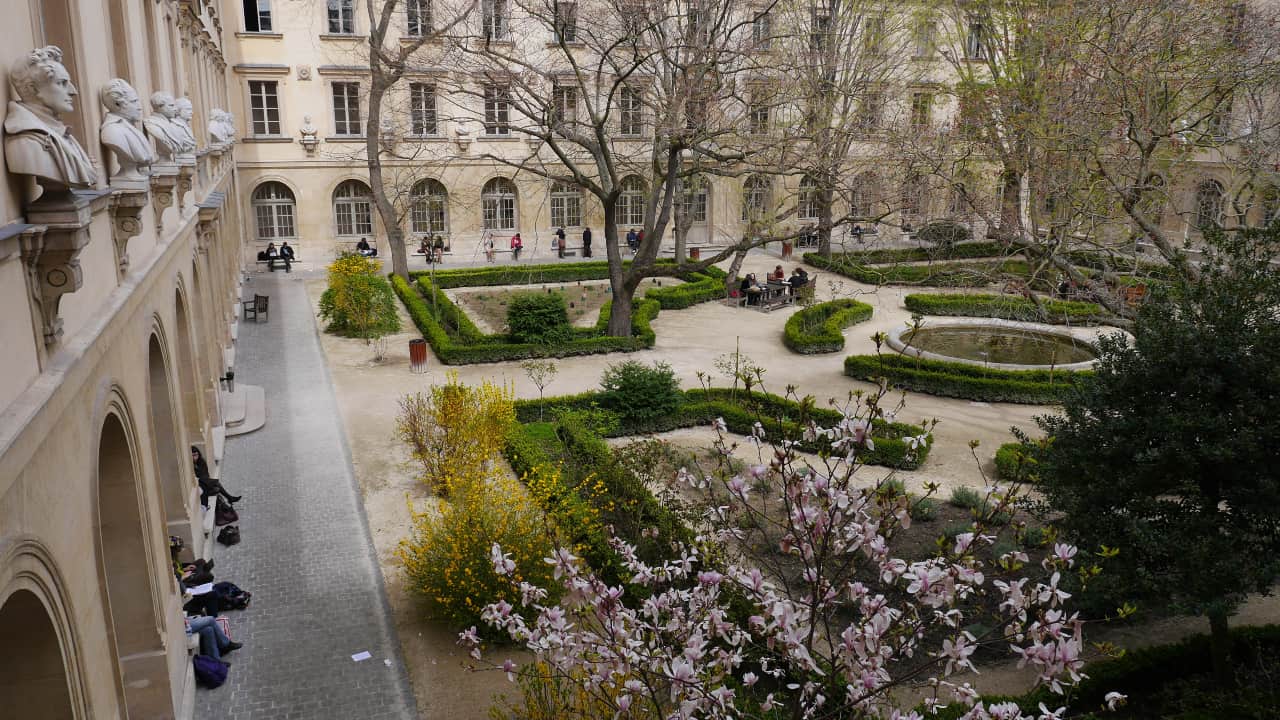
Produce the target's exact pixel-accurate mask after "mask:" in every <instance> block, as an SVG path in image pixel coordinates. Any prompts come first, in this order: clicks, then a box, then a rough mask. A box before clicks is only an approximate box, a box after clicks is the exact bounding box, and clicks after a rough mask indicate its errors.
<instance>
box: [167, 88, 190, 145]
mask: <svg viewBox="0 0 1280 720" xmlns="http://www.w3.org/2000/svg"><path fill="white" fill-rule="evenodd" d="M173 107H174V109H175V110H176V111H177V115H175V116H174V117H173V118H171V122H173V126H174V127H176V128H178V130H179V131H181V133H182V140H183V142H184V143H185V145H186V147H188V148H189V149H188V150H187V152H191V151H192V150H195V149H196V136H195V134H194V133H192V132H191V116H192V115H193V114H194V113H195V108H193V107H191V98H185V97H180V98H178V99H177V100H174V101H173Z"/></svg>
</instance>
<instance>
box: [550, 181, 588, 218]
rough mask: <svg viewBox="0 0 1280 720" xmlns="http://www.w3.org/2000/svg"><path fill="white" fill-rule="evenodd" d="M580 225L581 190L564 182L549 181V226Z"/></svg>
mask: <svg viewBox="0 0 1280 720" xmlns="http://www.w3.org/2000/svg"><path fill="white" fill-rule="evenodd" d="M580 225H582V191H581V190H579V189H578V188H576V187H574V186H573V185H570V184H569V183H564V182H554V183H551V226H552V227H578V226H580Z"/></svg>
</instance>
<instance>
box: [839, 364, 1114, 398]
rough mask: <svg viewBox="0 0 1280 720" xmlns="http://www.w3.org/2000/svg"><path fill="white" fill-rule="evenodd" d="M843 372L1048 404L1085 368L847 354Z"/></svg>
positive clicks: (938, 390) (947, 392) (949, 393)
mask: <svg viewBox="0 0 1280 720" xmlns="http://www.w3.org/2000/svg"><path fill="white" fill-rule="evenodd" d="M844 374H845V375H848V376H849V377H852V378H856V379H858V380H872V379H873V378H886V379H888V381H889V383H890V384H892V385H894V386H895V387H899V388H902V389H904V390H913V391H916V392H922V393H928V394H930V395H941V396H942V397H954V398H963V399H965V400H981V401H984V402H1010V403H1024V404H1029V405H1052V404H1056V403H1059V402H1061V401H1062V398H1063V397H1065V396H1066V394H1067V393H1069V392H1071V390H1072V389H1073V387H1074V386H1075V383H1076V382H1078V381H1079V380H1080V378H1082V377H1085V376H1087V375H1090V374H1091V373H1089V372H1088V371H1076V372H1072V371H1064V370H1000V369H995V368H988V367H983V366H981V365H971V364H969V363H960V362H947V361H944V360H925V359H917V358H909V357H904V356H902V355H850V356H849V357H847V358H845V360H844Z"/></svg>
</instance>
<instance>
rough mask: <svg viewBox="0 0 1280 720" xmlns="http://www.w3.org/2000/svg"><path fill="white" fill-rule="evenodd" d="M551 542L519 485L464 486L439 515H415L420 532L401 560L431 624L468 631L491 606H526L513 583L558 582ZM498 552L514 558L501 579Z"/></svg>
mask: <svg viewBox="0 0 1280 720" xmlns="http://www.w3.org/2000/svg"><path fill="white" fill-rule="evenodd" d="M548 538H549V533H548V532H547V528H546V524H545V521H544V520H543V515H542V512H541V511H540V510H539V509H538V507H537V505H536V504H534V502H533V501H532V500H531V499H530V498H529V496H528V495H527V494H526V493H525V492H524V490H523V488H521V487H520V484H519V483H518V482H516V481H515V480H513V479H511V478H508V477H504V476H496V477H490V478H484V477H479V478H472V479H471V481H469V482H462V483H458V484H456V485H455V486H454V488H453V495H452V497H451V498H450V500H449V501H441V503H440V507H439V511H438V512H433V511H429V510H423V511H419V510H418V509H416V508H415V509H413V531H412V533H411V534H410V536H409V537H408V538H407V539H406V540H404V541H402V542H401V544H400V547H399V548H398V550H397V553H396V554H397V556H398V557H399V558H400V561H401V562H402V563H403V565H404V571H405V575H406V577H407V578H408V582H409V587H410V589H411V590H412V591H413V592H414V593H416V594H417V595H418V596H420V597H421V598H422V599H423V600H424V601H425V604H426V607H427V612H428V614H429V615H430V617H433V618H437V619H440V620H444V621H445V622H448V623H449V624H450V625H451V626H454V627H467V626H468V625H472V624H475V623H477V622H479V621H480V619H481V611H482V609H483V608H484V607H485V606H486V605H489V604H490V603H494V602H499V601H507V602H518V601H519V591H518V590H517V589H516V586H513V583H520V582H531V583H535V584H539V585H546V584H547V583H549V582H550V581H551V579H552V578H551V567H550V566H549V565H547V564H546V563H544V562H543V561H542V558H544V557H546V556H547V555H549V554H550V553H551V552H552V547H551V542H550V540H549V539H548ZM496 545H501V546H502V547H503V548H505V549H506V551H507V552H506V555H505V556H504V557H505V558H506V560H507V561H508V563H509V564H508V565H506V566H505V568H504V573H503V574H501V575H500V574H498V572H497V571H495V569H494V564H493V562H492V555H491V553H492V550H493V548H494V547H495V546H496Z"/></svg>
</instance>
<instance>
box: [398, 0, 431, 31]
mask: <svg viewBox="0 0 1280 720" xmlns="http://www.w3.org/2000/svg"><path fill="white" fill-rule="evenodd" d="M404 19H405V34H406V35H408V36H410V37H422V36H423V35H428V34H430V33H431V0H404Z"/></svg>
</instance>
